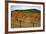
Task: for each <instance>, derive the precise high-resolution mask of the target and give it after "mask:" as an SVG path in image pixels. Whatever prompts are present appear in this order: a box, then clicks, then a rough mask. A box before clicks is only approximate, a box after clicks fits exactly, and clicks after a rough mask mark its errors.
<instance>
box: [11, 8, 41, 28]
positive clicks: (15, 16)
mask: <svg viewBox="0 0 46 34" xmlns="http://www.w3.org/2000/svg"><path fill="white" fill-rule="evenodd" d="M40 19H41V15H40V10H36V9H29V10H14V11H11V27H12V28H20V27H40Z"/></svg>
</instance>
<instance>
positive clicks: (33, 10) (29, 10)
mask: <svg viewBox="0 0 46 34" xmlns="http://www.w3.org/2000/svg"><path fill="white" fill-rule="evenodd" d="M14 11H17V12H26V11H28V12H38V13H40V10H38V9H26V10H14ZM14 11H12V12H14Z"/></svg>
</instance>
